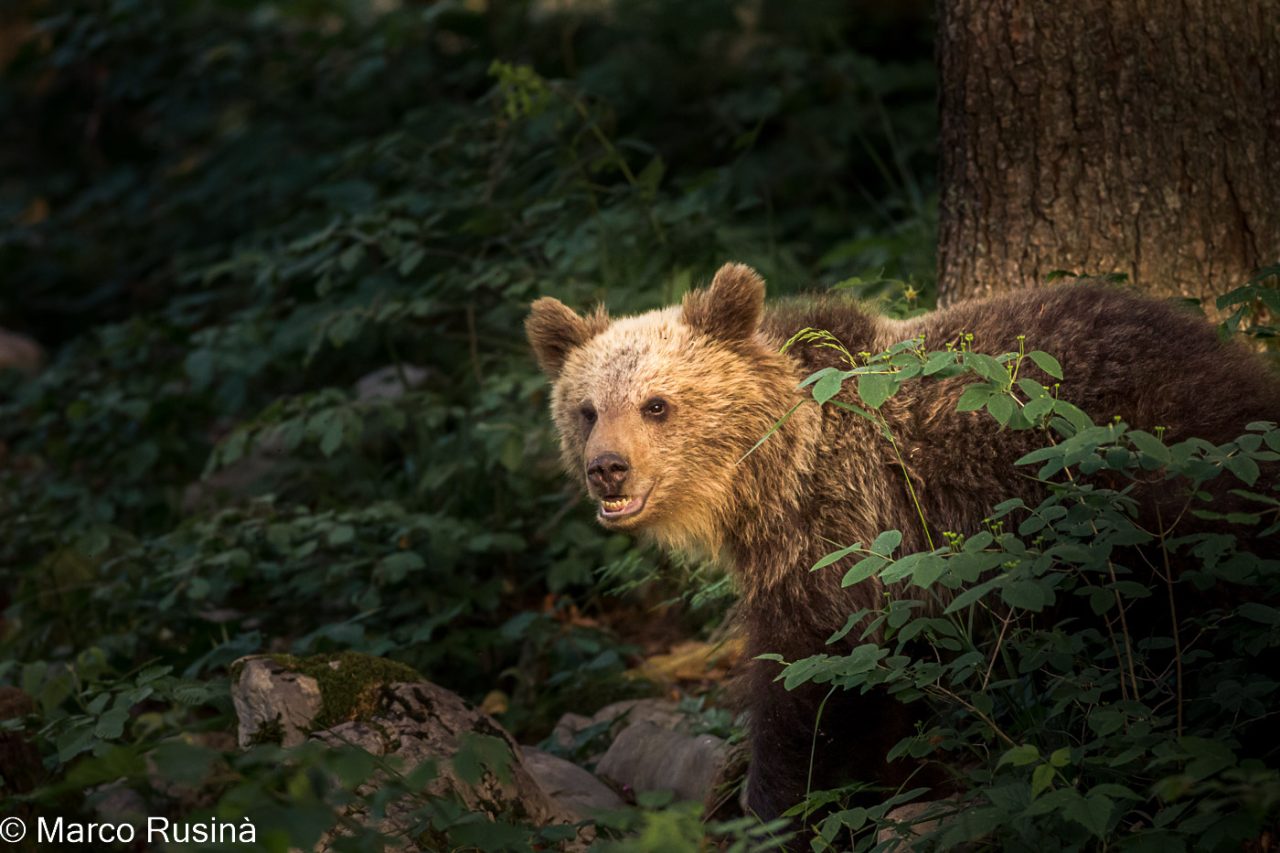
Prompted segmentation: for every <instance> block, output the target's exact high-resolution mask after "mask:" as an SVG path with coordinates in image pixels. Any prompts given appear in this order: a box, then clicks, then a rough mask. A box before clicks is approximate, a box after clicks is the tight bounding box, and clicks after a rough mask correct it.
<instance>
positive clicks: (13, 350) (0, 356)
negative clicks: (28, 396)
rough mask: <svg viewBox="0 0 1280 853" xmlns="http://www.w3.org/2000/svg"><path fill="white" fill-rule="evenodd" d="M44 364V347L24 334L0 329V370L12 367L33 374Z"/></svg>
mask: <svg viewBox="0 0 1280 853" xmlns="http://www.w3.org/2000/svg"><path fill="white" fill-rule="evenodd" d="M43 366H44V349H43V348H41V346H40V345H39V344H38V343H36V342H35V341H33V340H31V338H28V337H27V336H26V335H19V334H18V333H17V332H10V331H9V330H8V329H0V370H4V369H5V368H13V369H14V370H19V371H22V372H23V373H26V374H29V375H31V376H34V375H35V374H37V373H39V372H40V368H41V367H43Z"/></svg>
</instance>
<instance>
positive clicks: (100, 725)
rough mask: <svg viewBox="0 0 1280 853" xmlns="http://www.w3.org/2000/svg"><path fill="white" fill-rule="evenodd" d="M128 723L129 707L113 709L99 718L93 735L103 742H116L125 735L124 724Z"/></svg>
mask: <svg viewBox="0 0 1280 853" xmlns="http://www.w3.org/2000/svg"><path fill="white" fill-rule="evenodd" d="M128 721H129V709H128V707H124V708H118V707H117V708H112V709H111V710H110V711H107V712H106V713H105V714H103V715H102V716H101V717H99V718H98V722H97V724H95V725H94V727H93V735H94V737H99V738H102V739H103V740H115V739H116V738H118V737H120V735H122V734H124V724H125V723H126V722H128Z"/></svg>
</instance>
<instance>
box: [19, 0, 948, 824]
mask: <svg viewBox="0 0 1280 853" xmlns="http://www.w3.org/2000/svg"><path fill="white" fill-rule="evenodd" d="M6 8H7V11H6V13H5V16H4V22H3V24H0V74H2V75H3V85H2V87H0V125H2V126H3V127H4V128H5V129H6V132H5V134H4V136H3V138H0V170H2V172H3V176H4V177H3V179H0V271H2V272H0V275H2V276H3V279H2V280H3V286H2V287H0V327H4V328H6V329H9V330H12V331H15V332H19V333H21V334H24V335H27V336H30V337H31V338H33V339H34V340H36V341H37V342H39V344H41V345H42V346H43V348H44V349H45V350H46V352H47V354H48V355H47V365H46V366H45V368H44V369H43V370H42V371H41V372H39V374H38V375H35V376H32V375H27V374H23V373H21V372H17V371H9V372H7V373H4V374H3V375H2V376H0V531H2V532H3V535H0V684H4V685H12V686H18V687H21V688H22V689H23V690H24V691H25V692H26V693H27V694H28V695H30V696H31V697H33V699H34V701H35V704H36V709H35V712H34V717H33V718H30V719H28V720H27V722H26V725H27V726H28V728H29V729H31V730H34V731H37V732H38V737H37V740H36V745H37V749H38V750H39V753H40V757H41V763H42V766H43V767H42V770H41V771H40V772H39V774H38V779H36V780H34V781H35V782H38V783H39V784H40V785H42V786H44V787H42V788H41V789H40V790H42V791H43V792H44V793H43V794H42V796H44V797H45V798H46V799H48V798H52V799H53V801H54V802H57V803H58V804H59V806H60V808H62V809H64V810H67V809H70V810H75V809H83V808H87V806H86V805H85V802H84V794H85V792H86V791H88V790H90V789H91V787H92V786H93V785H94V784H97V783H99V782H102V781H108V780H114V779H117V778H121V777H123V778H125V779H126V780H128V781H129V783H130V784H132V785H134V787H136V788H138V789H140V790H144V791H146V787H147V784H148V783H147V781H146V779H147V778H149V777H148V776H147V774H146V773H144V772H142V771H141V770H140V769H139V768H140V767H142V765H141V764H140V763H139V762H141V761H142V760H143V757H145V756H150V758H149V760H150V761H151V763H152V764H153V765H154V764H155V763H156V754H157V753H156V749H157V746H158V745H161V744H172V743H173V742H174V738H175V737H176V736H178V735H180V734H182V735H184V736H188V740H187V741H186V742H187V746H188V748H189V749H191V750H195V751H194V752H191V753H189V754H188V753H183V754H182V755H181V756H179V758H180V759H181V760H177V759H174V760H171V761H170V762H169V764H172V765H174V766H182V767H186V768H187V770H186V771H184V772H187V773H188V774H190V773H193V772H194V773H195V775H194V777H193V778H194V779H195V780H196V781H199V780H201V779H203V780H204V782H203V783H202V784H206V785H207V787H208V788H209V789H210V790H213V791H214V792H215V794H217V795H220V796H222V800H221V803H222V805H221V806H218V808H220V809H221V810H222V811H220V812H219V813H221V814H230V815H232V816H235V815H236V814H238V813H239V812H238V811H237V809H243V808H248V806H246V805H245V803H250V804H253V805H254V807H255V808H257V807H258V806H259V805H261V806H262V807H263V808H265V807H266V806H268V805H270V804H271V803H273V802H277V800H273V799H272V797H270V796H268V795H267V794H266V793H263V792H266V791H271V790H277V791H278V790H283V789H284V788H282V787H281V786H286V787H287V785H288V780H287V779H286V778H285V776H284V775H282V774H285V773H286V771H285V770H284V769H282V768H281V767H280V766H278V765H275V764H271V763H270V762H266V761H261V760H259V761H258V763H253V761H249V762H248V763H247V764H245V763H242V764H241V765H238V766H239V768H240V769H239V771H238V775H235V776H234V779H235V780H236V781H235V783H234V784H232V783H230V782H227V781H226V778H223V780H222V782H221V783H219V784H220V785H221V787H219V784H215V783H213V782H210V781H209V780H208V779H205V777H203V776H201V775H200V773H199V772H195V771H191V770H190V768H191V767H193V766H194V767H197V768H199V767H204V768H205V769H206V770H207V769H208V768H209V767H211V766H214V764H213V763H212V762H213V761H214V760H213V758H211V756H213V755H214V754H215V753H217V749H216V748H214V747H213V746H210V744H211V743H213V744H215V746H216V742H215V741H208V742H203V743H196V744H192V743H190V742H189V741H190V738H189V735H190V734H191V733H193V732H206V733H208V732H213V733H216V732H226V731H230V730H231V729H232V728H233V726H234V715H233V714H232V713H231V708H230V703H229V701H228V699H227V678H228V675H227V667H228V664H229V663H230V662H231V661H233V660H234V659H236V658H238V657H240V656H242V655H246V654H250V653H255V652H262V651H286V652H292V653H298V654H310V653H316V652H326V651H344V650H354V651H360V652H365V653H369V654H374V655H380V656H385V657H389V658H393V659H395V660H398V661H403V662H405V663H407V664H410V665H411V666H413V667H416V668H417V669H418V670H419V671H420V672H421V673H423V674H424V675H425V676H426V677H428V678H430V679H431V680H433V681H435V682H437V683H439V684H441V685H444V686H446V687H448V688H450V689H453V690H456V691H458V692H459V693H461V694H462V695H464V696H465V697H466V698H468V699H471V700H473V701H477V702H478V701H481V700H483V699H485V698H486V697H492V696H493V695H495V692H496V695H497V696H499V700H498V701H495V702H493V703H491V704H490V705H489V707H492V708H493V709H494V710H498V711H501V713H500V715H499V718H500V719H501V720H502V722H503V723H504V724H505V725H507V726H508V727H509V728H510V729H511V730H512V731H513V732H514V733H515V734H516V735H517V736H518V737H519V738H520V739H521V740H522V742H531V741H535V740H537V739H538V738H540V737H543V736H544V735H545V734H546V733H547V731H548V729H549V727H550V725H551V724H552V723H553V722H554V721H555V719H556V718H557V716H558V715H559V714H560V713H562V712H564V711H567V710H572V711H577V712H580V713H589V712H591V711H592V710H594V708H596V707H598V706H599V705H601V704H603V703H605V702H606V701H609V700H611V699H616V698H619V697H622V696H627V695H634V694H636V693H637V692H645V691H652V690H654V689H656V688H654V687H652V686H646V684H645V683H644V682H643V681H637V680H635V679H629V678H624V677H623V673H624V671H625V670H627V669H628V668H632V667H634V666H635V664H636V663H637V662H638V661H639V660H640V658H641V657H643V655H645V654H647V653H651V652H653V651H655V650H661V649H664V648H666V646H668V645H670V644H671V643H672V642H674V641H675V640H678V639H680V638H688V637H706V636H707V635H708V634H709V633H710V632H712V631H714V629H715V628H716V626H717V625H718V624H719V623H720V622H721V620H722V618H723V614H724V612H725V609H726V607H727V606H728V601H729V599H730V597H731V593H730V592H729V591H728V590H727V589H726V587H725V584H724V582H723V581H722V580H718V579H715V578H710V577H707V576H706V575H705V573H703V572H702V571H701V570H700V569H699V568H698V567H688V566H672V565H668V564H667V563H665V562H664V561H663V560H661V559H660V558H658V557H657V556H656V555H655V554H653V553H650V552H647V551H643V550H637V549H636V548H635V547H634V546H633V544H632V543H631V542H630V541H628V540H626V539H623V538H620V537H609V536H606V535H605V534H604V533H603V532H602V531H600V530H599V529H598V528H597V527H596V526H595V525H594V524H593V522H592V521H591V519H590V510H589V509H588V508H586V507H585V506H583V505H581V504H579V502H578V500H577V498H576V494H575V492H574V490H573V489H572V488H569V487H568V486H566V484H565V483H564V480H563V477H562V476H561V474H560V473H559V471H558V469H557V467H556V460H555V452H554V444H553V436H552V433H551V429H550V424H549V422H548V419H547V418H546V416H545V395H546V387H545V383H544V380H543V378H542V377H541V376H540V375H539V374H538V373H537V372H536V369H535V366H534V364H533V361H532V358H531V357H530V355H529V353H528V352H527V349H526V345H525V342H524V337H523V333H522V330H521V325H520V324H521V321H522V319H523V316H524V314H525V311H526V307H527V305H528V303H529V301H530V300H531V299H533V298H534V297H536V296H538V295H543V294H550V295H554V296H557V297H560V298H562V299H564V300H565V301H567V302H568V303H570V304H572V305H576V306H587V305H589V304H590V303H592V302H593V301H595V300H600V299H607V301H608V303H609V304H610V306H611V308H613V309H615V310H617V311H628V310H639V309H645V308H649V307H653V306H656V305H660V304H663V303H666V302H669V301H671V300H672V299H674V298H676V297H678V295H679V294H680V293H681V292H683V291H684V290H686V289H687V288H689V287H690V286H691V285H693V284H696V283H698V282H700V281H704V280H706V279H707V278H708V277H709V275H710V274H711V273H712V272H713V271H714V269H715V268H716V267H717V266H718V265H719V264H720V263H721V262H723V261H725V260H727V259H736V260H742V261H746V262H750V263H752V264H754V265H756V266H757V267H758V268H759V269H760V270H761V271H762V272H763V273H764V274H765V276H766V278H767V279H768V280H769V282H770V288H771V292H772V293H773V294H775V295H776V294H778V293H785V292H788V291H796V290H801V289H822V288H826V287H829V286H833V285H837V284H844V285H845V286H849V287H852V288H854V289H855V290H856V291H857V292H859V293H861V294H863V295H865V296H868V297H877V298H878V297H884V298H890V299H895V300H897V301H898V302H899V304H903V305H906V306H907V307H911V306H913V305H922V304H927V303H928V301H929V300H930V298H931V297H930V294H931V293H932V291H933V275H934V272H933V271H934V235H935V219H936V216H935V211H936V189H935V181H934V178H933V173H934V160H935V137H936V124H937V122H936V117H935V97H936V84H935V79H934V70H933V61H932V51H933V47H932V38H933V24H932V21H931V14H932V4H930V3H926V2H903V3H896V4H883V3H877V2H873V0H859V2H835V0H814V2H805V3H800V4H797V3H792V2H783V0H740V2H739V1H737V0H698V2H687V0H643V1H641V0H617V2H588V1H587V0H583V2H554V0H545V1H544V2H530V1H529V0H489V2H487V3H486V2H483V0H468V2H450V0H438V2H414V0H279V2H257V0H171V2H166V3H163V4H158V3H148V2H139V1H138V0H83V2H42V1H41V0H16V1H15V2H10V3H9V4H8V5H7V7H6ZM904 298H905V299H907V302H905V303H904V302H902V300H903V299H904ZM650 578H656V579H657V580H656V581H655V582H654V583H649V584H645V585H643V586H641V587H639V588H638V589H636V581H637V580H641V579H650ZM623 590H634V591H630V592H624V591H623ZM32 720H34V722H33V721H32ZM10 725H11V727H12V725H13V724H10ZM201 762H204V763H203V764H201ZM161 764H162V765H164V764H165V763H164V762H163V761H162V762H161ZM165 766H168V765H165ZM175 772H176V771H175ZM273 774H274V775H273ZM10 775H12V774H10ZM187 781H188V782H190V781H192V780H191V779H188V780H187ZM5 784H7V785H8V786H9V788H10V791H9V792H10V793H12V789H13V788H14V787H16V786H18V782H17V780H14V779H12V778H7V779H6V781H5ZM272 786H275V787H272ZM26 787H27V788H29V787H30V784H28V785H27V786H26ZM0 790H3V789H0ZM288 790H290V791H291V792H292V793H291V794H290V796H291V797H293V801H294V802H295V806H296V807H295V808H293V809H291V810H290V809H281V808H277V809H276V812H273V813H272V814H273V815H274V817H264V816H263V814H258V815H257V819H258V820H259V821H265V823H263V824H262V825H268V824H271V822H272V821H275V824H273V825H278V826H281V827H284V828H283V829H281V830H280V831H281V832H282V833H283V835H281V836H280V837H281V838H285V839H288V840H289V843H294V844H299V845H301V844H303V843H304V842H305V841H306V840H307V839H309V838H312V837H313V833H314V832H315V831H317V830H316V829H315V827H317V826H320V825H321V824H323V822H324V818H323V816H322V817H315V813H307V814H310V817H308V816H307V814H304V812H305V811H306V810H305V808H304V807H303V805H299V803H304V801H305V800H306V798H305V797H303V795H302V794H301V793H299V792H298V791H296V790H294V789H293V788H288ZM255 791H256V792H258V794H259V795H260V796H259V797H258V799H255V798H254V797H255V796H256V795H255V794H253V792H255ZM219 792H221V793H219ZM228 792H229V793H228ZM236 792H239V793H238V794H237V793H236ZM152 793H153V792H152ZM148 796H150V793H148ZM237 796H238V797H239V800H237V799H236V797H237ZM237 802H238V803H239V804H240V805H239V806H237V805H236V803H237ZM205 805H206V806H208V802H205ZM308 821H310V822H308ZM261 831H262V830H261V829H260V832H261ZM282 843H283V842H282ZM280 849H284V848H283V847H281V848H280Z"/></svg>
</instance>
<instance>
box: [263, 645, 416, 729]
mask: <svg viewBox="0 0 1280 853" xmlns="http://www.w3.org/2000/svg"><path fill="white" fill-rule="evenodd" d="M269 657H270V659H271V660H272V661H273V662H274V663H276V664H278V665H279V666H280V667H282V668H283V669H287V670H289V671H290V672H296V673H298V674H299V675H307V676H310V677H311V678H314V679H315V680H316V683H317V684H319V685H320V697H321V700H322V704H321V706H320V714H319V715H318V716H317V717H316V718H315V721H314V724H313V725H314V728H316V729H327V728H329V727H330V726H336V725H337V724H338V723H345V722H348V721H350V720H366V719H368V718H369V717H371V716H373V714H374V712H375V711H377V710H378V696H379V694H380V692H381V689H382V688H383V687H385V686H386V685H388V684H397V683H400V682H412V681H425V680H426V679H424V678H423V677H422V675H421V674H420V673H419V672H418V671H417V670H416V669H414V668H413V667H411V666H409V665H408V664H403V663H400V662H398V661H393V660H387V659H386V658H377V657H373V656H372V655H362V654H360V653H359V652H340V653H338V654H332V655H311V656H310V657H305V658H300V657H295V656H293V655H270V656H269Z"/></svg>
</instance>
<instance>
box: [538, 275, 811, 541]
mask: <svg viewBox="0 0 1280 853" xmlns="http://www.w3.org/2000/svg"><path fill="white" fill-rule="evenodd" d="M763 312H764V281H763V280H762V279H761V278H760V276H759V275H757V274H756V272H755V271H754V270H752V269H751V268H750V267H747V266H744V265H742V264H726V265H725V266H723V267H722V268H721V269H720V271H719V272H717V273H716V275H715V277H714V279H713V280H712V282H711V284H710V285H709V286H708V287H707V288H705V289H701V290H695V291H692V292H690V293H689V294H688V295H686V296H685V298H684V301H683V304H681V305H680V306H676V307H671V308H666V309H660V310H657V311H651V312H649V313H646V314H639V315H636V316H632V317H623V318H619V319H615V320H611V319H610V318H609V317H608V316H607V315H606V314H605V312H604V311H603V309H598V310H597V311H595V312H594V313H592V314H589V315H586V316H583V315H580V314H578V313H576V312H574V311H573V310H571V309H570V308H568V307H566V306H565V305H564V304H563V303H561V302H559V301H557V300H555V299H551V298H546V297H544V298H542V299H539V300H537V301H536V302H534V303H533V306H532V312H531V313H530V315H529V318H528V319H527V320H526V321H525V328H526V331H527V332H528V335H529V341H530V343H531V344H532V345H533V351H534V354H535V355H536V357H537V359H538V363H539V364H540V365H541V367H542V369H543V370H544V371H545V372H546V373H547V375H548V376H549V377H550V378H551V380H552V386H553V387H552V395H551V413H552V417H553V418H554V420H555V424H556V427H557V428H558V430H559V433H560V446H561V451H562V459H563V463H564V466H565V470H566V471H567V472H568V473H569V475H570V476H571V477H573V478H575V479H577V478H581V480H580V481H581V482H582V483H584V484H585V486H586V489H587V492H588V494H589V495H590V496H591V498H592V499H593V500H594V501H595V502H596V505H597V518H598V520H599V521H600V522H601V523H602V524H603V525H604V526H606V527H608V528H611V529H616V530H626V531H633V532H641V533H645V534H648V535H651V536H653V537H654V538H655V539H657V540H658V541H659V542H660V543H662V544H663V545H666V546H668V547H675V548H680V549H683V550H696V551H701V552H704V553H712V554H714V553H716V552H718V551H719V550H720V547H721V545H722V542H723V536H724V532H725V526H726V525H729V524H732V523H733V520H734V516H735V514H736V513H737V511H738V508H739V507H740V506H741V505H742V504H743V503H744V502H750V501H751V498H752V491H753V490H758V489H760V488H761V485H762V484H761V483H760V482H759V480H758V478H754V477H751V476H748V472H747V470H746V466H740V465H739V461H740V460H741V459H742V457H743V456H744V454H746V453H747V451H749V450H750V449H751V448H752V446H753V445H754V444H755V443H756V442H757V441H758V440H759V439H760V438H761V437H762V436H764V434H765V433H766V432H767V431H768V430H769V428H770V426H772V425H773V424H774V423H775V422H776V421H777V420H778V419H779V418H780V417H782V416H783V415H784V414H785V413H786V411H787V409H788V407H789V406H790V405H791V401H792V399H794V396H795V387H796V381H795V375H794V373H793V371H792V369H791V368H790V366H789V364H788V361H787V360H786V359H785V357H783V356H781V355H780V354H779V353H778V352H777V345H776V343H773V344H771V343H769V342H768V341H767V340H766V339H765V338H764V336H763V335H762V334H761V333H760V322H761V318H762V316H763Z"/></svg>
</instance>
